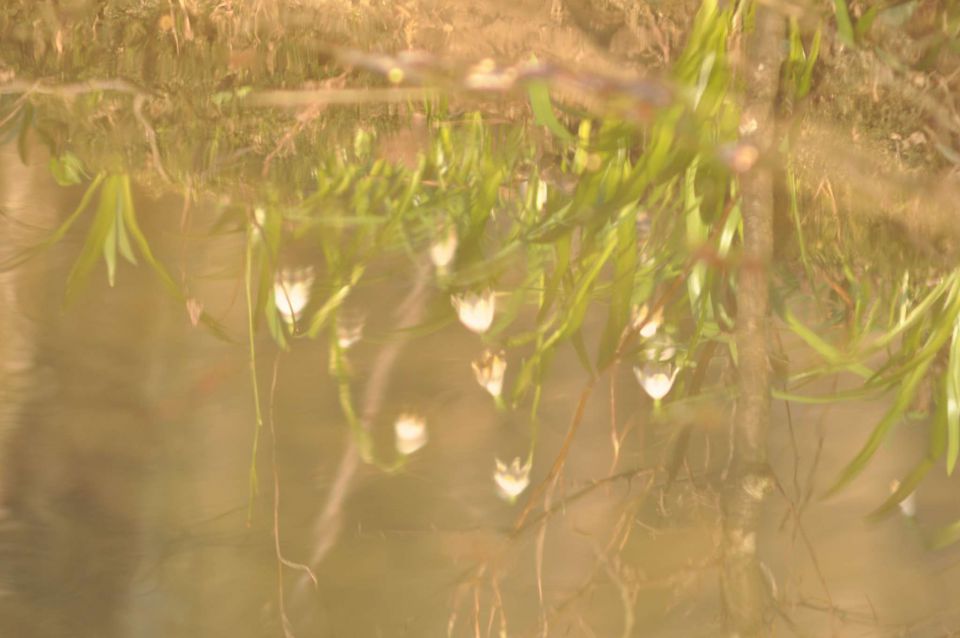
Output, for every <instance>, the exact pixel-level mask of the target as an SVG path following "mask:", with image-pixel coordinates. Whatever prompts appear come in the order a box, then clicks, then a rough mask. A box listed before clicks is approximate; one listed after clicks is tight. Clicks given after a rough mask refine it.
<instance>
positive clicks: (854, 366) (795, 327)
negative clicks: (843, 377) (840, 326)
mask: <svg viewBox="0 0 960 638" xmlns="http://www.w3.org/2000/svg"><path fill="white" fill-rule="evenodd" d="M783 319H784V321H786V323H787V326H789V328H790V330H792V331H793V333H794V334H796V335H797V336H798V337H800V338H801V339H803V340H804V341H805V342H806V343H807V345H809V346H810V347H811V348H813V349H814V350H816V351H817V353H819V354H820V356H821V357H823V358H824V359H825V360H826V361H827V362H829V363H831V364H833V365H835V366H838V367H842V368H845V369H847V370H850V371H851V372H853V373H854V374H857V375H859V376H861V377H864V378H867V379H869V378H870V377H872V376H873V374H874V372H873V370H871V369H870V368H868V367H867V366H865V365H863V364H862V363H859V362H858V361H854V360H851V358H850V357H848V356H845V355H843V354H842V353H841V352H840V351H839V350H837V349H836V348H835V347H833V346H832V345H830V344H829V343H827V342H826V341H824V340H823V339H822V338H821V337H820V335H818V334H817V333H816V332H814V331H813V330H811V329H810V328H808V327H806V326H805V325H803V324H802V323H800V321H799V320H797V318H796V317H794V316H793V313H791V312H790V311H789V310H785V311H784V314H783Z"/></svg>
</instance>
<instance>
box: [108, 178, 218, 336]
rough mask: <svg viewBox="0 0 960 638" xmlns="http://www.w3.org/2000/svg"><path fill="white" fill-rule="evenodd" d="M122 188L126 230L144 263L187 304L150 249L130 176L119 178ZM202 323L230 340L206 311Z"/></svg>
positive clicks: (174, 295) (172, 293)
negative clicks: (140, 219)
mask: <svg viewBox="0 0 960 638" xmlns="http://www.w3.org/2000/svg"><path fill="white" fill-rule="evenodd" d="M119 182H120V187H121V189H122V192H121V197H123V200H124V201H125V202H127V204H126V205H124V207H123V220H124V223H125V225H126V228H127V229H128V230H129V231H130V235H131V236H132V238H133V242H134V243H135V244H136V245H137V248H138V249H139V250H140V254H141V255H143V259H144V261H146V262H147V264H149V265H150V267H151V268H153V272H154V273H155V274H156V275H157V277H158V278H159V279H160V283H162V284H163V286H164V287H165V288H166V289H167V291H168V292H169V293H170V294H171V295H173V297H174V298H175V299H177V300H178V301H180V302H182V303H186V297H185V296H184V294H183V291H182V290H181V289H180V286H178V285H177V283H176V282H175V281H174V280H173V277H171V276H170V273H168V272H167V269H166V268H165V267H164V265H163V264H162V263H161V262H160V260H159V259H157V258H156V256H154V254H153V250H152V249H151V248H150V242H149V241H147V236H146V235H144V233H143V230H141V229H140V222H139V221H138V220H137V212H136V209H135V208H134V206H133V195H132V193H131V190H130V176H129V175H122V176H120V177H119ZM200 321H201V322H203V324H204V325H205V326H207V327H208V328H210V330H211V331H212V332H213V333H214V334H215V335H217V336H218V337H220V338H222V339H226V340H229V337H228V335H227V332H226V330H225V329H224V327H223V326H222V325H221V324H220V322H218V321H217V320H216V319H214V318H213V317H211V316H210V314H209V313H208V312H206V311H204V312H202V313H201V314H200Z"/></svg>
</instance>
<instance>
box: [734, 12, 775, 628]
mask: <svg viewBox="0 0 960 638" xmlns="http://www.w3.org/2000/svg"><path fill="white" fill-rule="evenodd" d="M784 33H785V30H784V20H783V16H781V15H779V14H778V13H777V12H776V11H775V10H773V9H771V8H770V7H768V6H766V5H762V4H760V5H758V6H757V12H756V26H755V29H754V31H753V33H752V34H749V36H748V40H747V46H746V50H745V52H744V53H745V55H744V56H743V68H742V69H741V71H742V74H743V80H744V86H745V96H744V108H743V122H744V124H746V125H747V130H753V131H754V132H753V135H752V138H751V140H750V142H751V143H753V144H754V145H755V146H756V147H757V149H758V150H759V152H760V161H759V162H757V164H756V165H755V166H754V167H753V169H752V170H750V171H748V172H747V173H745V174H744V175H743V177H742V179H741V192H742V212H743V262H742V266H741V271H740V282H739V291H738V298H737V308H738V309H737V334H736V340H737V353H738V359H739V361H738V363H739V366H738V367H739V384H740V387H739V398H738V401H737V409H736V413H735V416H734V419H735V420H734V424H733V463H732V466H731V468H730V471H729V473H728V476H727V480H726V484H725V485H724V493H723V541H722V544H723V545H722V550H723V567H722V572H721V589H722V592H723V610H724V615H725V622H726V628H727V634H728V635H730V636H737V637H738V638H746V637H748V636H758V635H762V634H764V633H765V623H764V616H765V613H764V612H765V608H766V601H767V600H768V598H769V597H768V594H767V591H766V589H767V586H766V584H765V582H764V579H763V576H762V573H761V571H760V565H759V561H758V560H757V556H756V545H757V542H756V539H757V527H758V523H759V519H760V514H761V506H762V503H763V498H764V496H765V495H766V493H767V492H769V491H770V489H771V487H772V485H773V481H772V478H771V475H770V471H769V468H768V466H767V430H768V427H769V421H770V367H769V357H768V343H769V339H768V335H769V267H770V263H771V260H772V257H773V166H772V162H771V156H772V154H773V152H774V147H775V139H774V138H775V130H776V127H775V122H774V102H775V100H776V94H777V85H778V80H779V75H780V62H781V45H782V43H783V38H784Z"/></svg>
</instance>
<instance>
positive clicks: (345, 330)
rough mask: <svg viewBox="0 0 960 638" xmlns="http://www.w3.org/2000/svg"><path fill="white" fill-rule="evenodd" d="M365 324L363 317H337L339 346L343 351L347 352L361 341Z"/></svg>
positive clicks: (342, 315) (343, 315) (342, 314)
mask: <svg viewBox="0 0 960 638" xmlns="http://www.w3.org/2000/svg"><path fill="white" fill-rule="evenodd" d="M363 324H364V321H363V316H362V315H359V314H357V315H346V314H345V313H340V314H339V315H337V345H338V346H340V347H341V348H342V349H343V350H347V349H348V348H350V346H352V345H353V344H355V343H356V342H358V341H360V337H362V336H363Z"/></svg>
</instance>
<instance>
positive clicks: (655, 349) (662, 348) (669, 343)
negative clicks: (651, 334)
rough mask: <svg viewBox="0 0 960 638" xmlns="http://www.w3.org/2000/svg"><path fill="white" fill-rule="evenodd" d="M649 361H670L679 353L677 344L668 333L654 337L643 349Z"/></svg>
mask: <svg viewBox="0 0 960 638" xmlns="http://www.w3.org/2000/svg"><path fill="white" fill-rule="evenodd" d="M643 353H644V355H646V358H647V359H648V360H649V361H660V362H663V361H670V360H671V359H673V357H674V356H675V355H676V354H677V346H676V345H675V344H674V343H673V339H671V338H670V337H668V336H667V335H663V334H662V335H660V336H658V337H655V338H652V339H651V340H650V341H649V342H648V343H647V344H646V347H645V348H644V349H643Z"/></svg>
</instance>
